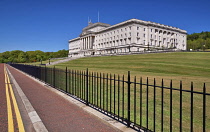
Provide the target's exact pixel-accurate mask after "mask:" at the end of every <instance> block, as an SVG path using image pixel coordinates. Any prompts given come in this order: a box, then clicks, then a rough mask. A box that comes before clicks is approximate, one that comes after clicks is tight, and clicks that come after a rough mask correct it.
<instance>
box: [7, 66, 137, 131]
mask: <svg viewBox="0 0 210 132" xmlns="http://www.w3.org/2000/svg"><path fill="white" fill-rule="evenodd" d="M7 68H8V69H9V71H10V72H11V74H12V75H13V77H14V79H15V80H16V81H17V83H18V85H19V86H20V88H21V89H22V91H23V93H24V94H25V95H26V97H27V98H28V100H29V101H30V103H31V104H32V106H33V108H34V109H35V111H36V113H37V114H38V115H39V117H40V119H41V121H42V122H43V124H44V126H45V127H46V129H47V130H48V131H50V132H61V131H62V132H71V131H75V132H80V131H85V132H96V131H97V132H115V131H127V132H128V131H129V132H130V131H133V130H132V129H130V128H126V126H124V125H123V124H121V125H119V124H120V123H117V122H116V121H112V122H113V124H110V123H111V122H109V123H107V122H105V121H106V120H109V117H105V115H103V117H100V118H102V119H100V118H98V117H96V116H95V115H92V114H91V113H90V112H92V113H96V114H98V115H99V116H101V115H100V112H97V111H95V110H93V109H92V108H90V107H88V108H84V107H87V106H85V105H84V104H81V103H80V102H79V101H76V100H74V99H72V98H71V97H69V96H67V95H65V94H63V93H61V92H59V91H58V90H56V89H53V88H50V87H47V86H45V85H44V84H42V83H40V82H38V81H36V80H34V79H32V78H31V77H28V76H27V75H25V74H23V73H22V72H20V71H18V70H16V69H14V68H12V67H10V66H7ZM61 95H62V96H61ZM69 100H71V101H73V102H70V101H69ZM76 104H78V105H79V106H78V105H76ZM25 107H26V106H25ZM84 109H86V110H84ZM87 111H89V112H87ZM114 125H116V127H118V128H119V129H118V128H116V127H113V126H114Z"/></svg>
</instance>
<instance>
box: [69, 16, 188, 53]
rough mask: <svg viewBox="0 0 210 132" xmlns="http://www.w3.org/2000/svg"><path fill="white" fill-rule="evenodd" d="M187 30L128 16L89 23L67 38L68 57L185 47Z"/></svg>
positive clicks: (180, 48) (184, 48)
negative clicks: (112, 21)
mask: <svg viewBox="0 0 210 132" xmlns="http://www.w3.org/2000/svg"><path fill="white" fill-rule="evenodd" d="M186 37H187V32H186V31H185V30H181V29H179V28H176V27H171V26H167V25H163V24H159V23H155V22H150V21H142V20H138V19H130V20H127V21H124V22H121V23H118V24H116V25H112V26H111V25H109V24H105V23H101V22H97V23H89V25H88V26H87V27H85V28H83V30H82V33H81V34H80V36H79V37H77V38H74V39H71V40H69V57H73V56H78V57H79V56H81V57H82V56H87V55H106V54H123V53H137V52H145V51H148V50H149V51H151V50H152V51H161V50H169V49H171V50H186V49H187V44H186V43H187V42H186V41H187V40H186Z"/></svg>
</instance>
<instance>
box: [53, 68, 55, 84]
mask: <svg viewBox="0 0 210 132" xmlns="http://www.w3.org/2000/svg"><path fill="white" fill-rule="evenodd" d="M53 87H54V88H55V66H54V68H53Z"/></svg>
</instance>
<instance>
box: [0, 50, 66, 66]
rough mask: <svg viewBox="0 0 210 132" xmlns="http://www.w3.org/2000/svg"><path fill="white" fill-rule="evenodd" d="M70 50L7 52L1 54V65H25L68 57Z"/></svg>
mask: <svg viewBox="0 0 210 132" xmlns="http://www.w3.org/2000/svg"><path fill="white" fill-rule="evenodd" d="M67 56H68V50H65V49H63V50H59V51H57V52H43V51H40V50H36V51H26V52H24V51H21V50H13V51H6V52H3V53H0V63H8V62H14V63H25V62H36V61H40V60H42V61H44V60H48V59H49V58H60V57H67Z"/></svg>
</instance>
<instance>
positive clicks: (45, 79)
mask: <svg viewBox="0 0 210 132" xmlns="http://www.w3.org/2000/svg"><path fill="white" fill-rule="evenodd" d="M44 81H45V83H47V67H46V65H45V68H44Z"/></svg>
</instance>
